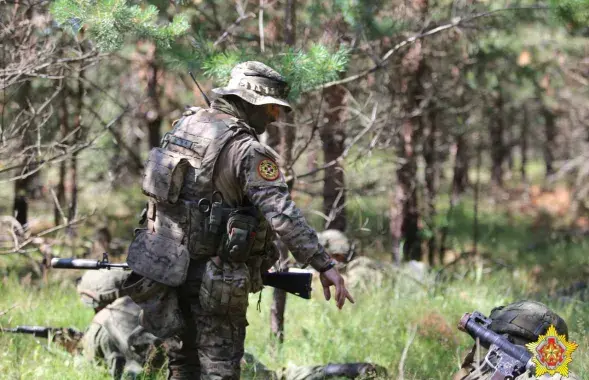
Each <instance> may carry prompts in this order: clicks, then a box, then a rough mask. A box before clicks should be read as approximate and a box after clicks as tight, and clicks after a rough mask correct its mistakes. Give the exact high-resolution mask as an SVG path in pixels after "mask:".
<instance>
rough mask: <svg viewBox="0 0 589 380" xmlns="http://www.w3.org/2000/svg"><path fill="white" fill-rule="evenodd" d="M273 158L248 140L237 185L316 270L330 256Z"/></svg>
mask: <svg viewBox="0 0 589 380" xmlns="http://www.w3.org/2000/svg"><path fill="white" fill-rule="evenodd" d="M276 161H277V160H276V157H275V156H274V154H273V152H272V151H271V150H270V149H268V148H267V147H266V146H265V145H264V144H261V143H258V142H251V143H250V144H249V146H248V147H247V149H245V150H244V153H243V155H242V157H241V160H240V161H239V162H240V163H239V167H238V178H239V181H240V184H241V188H242V189H243V192H244V195H245V196H246V197H247V198H248V199H249V200H250V202H251V203H252V204H253V205H254V206H256V207H257V208H258V210H260V212H261V213H262V214H263V215H264V217H265V218H266V220H267V221H268V223H269V224H270V226H271V228H272V230H273V231H274V232H275V233H276V235H277V236H278V237H279V238H280V240H282V241H283V242H284V243H285V244H286V246H287V247H288V249H289V250H290V252H291V253H292V254H293V256H294V257H295V259H296V260H297V261H299V262H300V263H303V264H305V265H311V266H312V267H313V268H315V269H316V270H319V271H320V270H322V269H324V268H326V267H327V266H328V265H330V264H331V259H330V257H329V255H328V254H327V253H326V252H325V249H324V248H323V246H321V244H319V240H318V238H317V234H316V232H315V230H313V228H311V227H310V226H309V224H308V223H307V221H306V220H305V218H304V216H303V215H302V213H301V210H300V209H299V208H298V207H297V206H296V205H295V203H294V201H293V200H292V198H291V196H290V193H289V191H288V186H287V185H286V182H285V179H284V176H283V174H282V173H281V172H280V169H279V167H278V165H277V163H276Z"/></svg>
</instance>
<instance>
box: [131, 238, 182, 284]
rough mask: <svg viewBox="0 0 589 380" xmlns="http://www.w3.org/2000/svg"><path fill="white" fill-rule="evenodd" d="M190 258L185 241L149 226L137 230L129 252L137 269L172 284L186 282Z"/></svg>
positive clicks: (161, 281) (148, 275)
mask: <svg viewBox="0 0 589 380" xmlns="http://www.w3.org/2000/svg"><path fill="white" fill-rule="evenodd" d="M189 262H190V255H189V254H188V250H187V249H186V247H185V246H184V245H182V244H180V243H178V242H176V241H174V240H172V239H170V238H167V237H165V236H163V235H161V234H158V233H153V232H149V231H147V230H139V231H138V233H137V234H136V235H135V238H134V239H133V242H132V243H131V245H130V246H129V254H128V256H127V264H129V267H130V268H131V269H132V270H133V271H134V272H135V273H137V274H139V275H141V276H145V277H147V278H149V279H151V280H154V281H157V282H160V283H162V284H165V285H168V286H172V287H174V286H179V285H180V284H182V283H184V281H185V280H186V274H187V272H188V264H189Z"/></svg>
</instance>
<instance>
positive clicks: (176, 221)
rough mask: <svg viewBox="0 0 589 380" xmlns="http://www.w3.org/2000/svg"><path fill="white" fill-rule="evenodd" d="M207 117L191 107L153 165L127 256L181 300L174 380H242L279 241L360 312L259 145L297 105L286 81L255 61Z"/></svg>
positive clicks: (236, 71) (234, 75) (240, 68)
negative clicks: (255, 303)
mask: <svg viewBox="0 0 589 380" xmlns="http://www.w3.org/2000/svg"><path fill="white" fill-rule="evenodd" d="M213 91H214V92H216V93H217V94H219V95H220V97H219V98H218V99H216V100H215V101H214V102H213V103H212V105H211V106H210V108H208V109H200V108H196V107H193V108H191V109H190V110H189V111H187V112H185V113H184V117H182V118H181V119H180V120H178V121H177V122H175V123H174V124H173V126H174V129H173V131H172V132H170V133H168V134H166V135H165V136H164V138H163V140H162V145H161V147H158V148H154V149H152V150H151V152H150V154H149V158H148V161H147V163H146V168H145V175H144V180H143V186H142V189H143V192H144V193H145V194H147V195H148V196H149V197H150V200H149V203H148V207H147V228H146V229H144V230H142V231H139V232H138V233H137V235H136V237H135V239H134V241H133V243H132V244H131V246H130V247H129V256H128V259H127V262H128V263H129V266H130V267H131V268H132V269H133V271H134V272H136V273H138V274H139V275H142V276H145V277H147V278H150V279H152V280H154V281H157V282H159V283H163V284H165V285H168V286H170V287H172V288H173V289H175V292H174V293H175V294H174V296H176V297H177V299H178V301H179V302H178V305H179V308H180V310H181V313H182V317H183V322H184V323H183V324H184V326H185V327H184V328H183V329H182V331H181V332H180V338H181V340H182V347H181V349H180V350H178V351H174V352H171V353H170V354H169V368H170V378H171V379H198V378H203V379H205V378H206V379H237V378H239V373H240V360H241V358H242V356H243V353H244V340H245V329H246V326H247V321H246V309H247V306H248V293H250V292H253V293H255V292H258V291H260V290H261V289H262V278H261V273H263V272H264V271H266V270H267V269H268V268H270V267H271V266H272V264H273V263H274V262H275V261H276V259H277V256H276V254H275V253H274V252H272V251H271V250H270V246H271V242H272V240H273V239H274V238H275V236H274V234H276V235H278V238H280V240H282V241H283V242H284V243H285V244H286V246H287V247H288V249H289V250H290V252H292V254H293V256H294V257H295V258H296V259H297V261H299V262H301V263H303V264H305V265H310V266H311V267H313V268H314V269H316V270H317V271H319V272H321V275H320V278H321V284H322V286H323V292H324V295H325V298H326V299H327V300H329V299H330V298H331V293H330V286H332V285H333V286H335V300H336V303H337V306H338V308H340V309H341V308H342V307H343V305H344V303H345V301H346V298H347V299H348V300H350V302H354V301H353V298H352V297H351V295H350V294H349V292H348V290H347V289H346V287H345V285H344V280H343V278H342V277H341V276H340V274H339V272H338V271H337V269H335V268H334V265H335V264H334V262H333V261H332V260H331V259H330V257H329V256H328V255H327V253H325V250H324V248H323V247H322V246H321V245H320V244H319V242H318V239H317V235H316V233H315V231H314V230H313V229H312V228H311V227H309V225H308V224H307V223H306V221H305V219H304V218H303V216H302V214H301V211H300V210H299V209H298V208H297V207H296V206H295V204H294V202H293V201H292V199H291V198H290V195H289V192H288V188H287V185H286V183H285V180H284V177H283V175H282V173H280V171H279V169H278V165H277V164H276V161H277V157H276V155H275V153H274V152H273V151H272V150H271V149H270V148H269V147H267V146H266V145H264V144H262V143H260V142H259V141H258V135H259V134H261V133H263V132H264V130H265V128H266V126H267V125H269V124H271V123H273V122H275V121H277V119H278V118H279V115H280V114H281V112H283V111H289V110H290V108H291V106H290V105H289V104H288V103H287V101H286V100H285V98H286V96H287V93H288V88H287V83H286V82H285V80H284V78H283V77H282V76H281V75H280V74H279V73H278V72H276V71H274V70H273V69H272V68H270V67H268V66H266V65H264V64H262V63H260V62H252V61H250V62H244V63H240V64H238V65H237V66H235V67H234V68H233V70H232V72H231V80H230V81H229V84H228V86H227V87H225V88H217V89H214V90H213Z"/></svg>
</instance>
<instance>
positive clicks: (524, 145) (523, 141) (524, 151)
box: [519, 103, 530, 184]
mask: <svg viewBox="0 0 589 380" xmlns="http://www.w3.org/2000/svg"><path fill="white" fill-rule="evenodd" d="M529 112H530V110H529V108H528V106H527V105H526V104H525V103H524V104H523V122H522V129H521V135H520V139H519V142H520V151H521V152H520V153H521V156H522V157H521V161H522V162H521V168H520V173H521V179H522V182H524V183H526V184H527V183H528V173H527V169H526V166H527V165H528V129H529V124H530V113H529Z"/></svg>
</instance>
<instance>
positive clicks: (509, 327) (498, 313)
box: [489, 301, 568, 344]
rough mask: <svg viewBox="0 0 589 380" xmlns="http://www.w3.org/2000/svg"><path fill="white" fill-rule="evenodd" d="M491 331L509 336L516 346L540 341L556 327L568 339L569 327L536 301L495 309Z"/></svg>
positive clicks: (516, 303) (521, 302)
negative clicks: (549, 330)
mask: <svg viewBox="0 0 589 380" xmlns="http://www.w3.org/2000/svg"><path fill="white" fill-rule="evenodd" d="M489 317H490V319H491V321H492V322H491V326H490V328H491V330H493V331H495V332H496V333H498V334H508V335H509V336H510V338H512V339H513V340H514V343H516V344H526V343H529V342H534V341H536V340H538V337H539V336H540V335H543V334H546V332H547V331H548V328H549V327H550V325H554V327H555V328H556V331H558V333H559V334H563V335H565V336H566V337H567V339H568V327H567V324H566V322H565V321H564V319H562V318H561V317H560V316H559V315H558V314H556V313H555V312H553V311H552V310H550V309H549V308H548V307H547V306H546V305H544V304H542V303H540V302H536V301H518V302H514V303H512V304H509V305H506V306H499V307H496V308H494V309H493V310H492V311H491V314H490V316H489Z"/></svg>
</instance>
